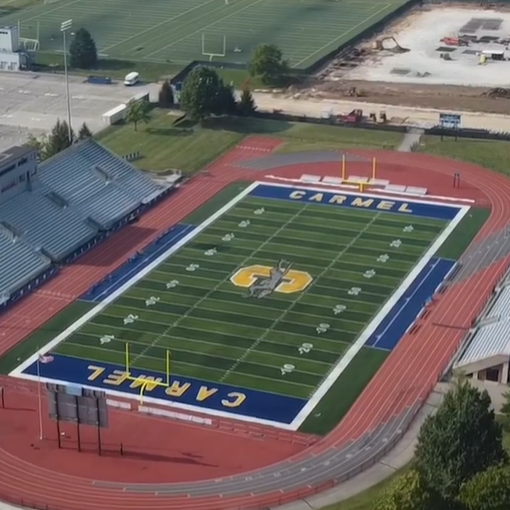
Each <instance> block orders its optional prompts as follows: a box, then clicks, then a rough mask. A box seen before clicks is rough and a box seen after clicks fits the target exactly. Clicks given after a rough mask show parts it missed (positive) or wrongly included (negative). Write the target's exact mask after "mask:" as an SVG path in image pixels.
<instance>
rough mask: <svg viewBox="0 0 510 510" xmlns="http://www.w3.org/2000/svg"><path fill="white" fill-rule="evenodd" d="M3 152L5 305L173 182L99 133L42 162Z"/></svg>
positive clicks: (22, 152)
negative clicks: (146, 169)
mask: <svg viewBox="0 0 510 510" xmlns="http://www.w3.org/2000/svg"><path fill="white" fill-rule="evenodd" d="M36 156H37V155H36V152H35V151H34V150H33V149H29V148H24V147H14V148H13V149H11V150H10V151H6V152H4V153H2V154H0V267H1V268H2V271H1V272H0V306H3V307H5V306H7V305H8V304H9V302H10V301H12V300H14V299H16V298H17V297H19V296H20V295H22V294H23V293H25V292H26V291H27V290H30V289H31V288H33V287H34V286H35V285H37V284H38V283H40V281H43V280H44V279H46V278H47V277H48V276H49V275H51V274H52V273H53V272H54V271H55V270H56V268H57V267H58V266H57V264H60V263H62V262H64V261H66V260H68V259H71V258H72V257H74V256H76V255H77V254H80V253H82V252H84V251H85V250H86V249H88V248H89V247H90V246H93V245H94V244H96V243H97V241H98V240H100V239H101V238H102V237H104V236H105V235H108V232H109V231H111V230H113V229H116V228H118V227H119V226H122V225H123V224H125V223H127V222H128V221H130V220H131V219H133V218H134V217H136V216H137V215H138V214H140V213H141V212H142V211H143V210H144V209H145V208H147V207H148V206H149V205H150V204H151V203H152V202H154V201H155V199H156V198H157V197H158V196H160V195H162V194H164V193H165V192H166V191H167V190H168V189H169V188H171V187H172V185H170V184H168V185H165V184H156V183H155V182H153V181H152V180H151V179H150V178H149V177H147V176H146V175H144V174H143V173H142V172H140V171H138V170H137V169H135V168H134V167H133V166H132V165H131V164H130V163H128V162H126V161H124V160H122V159H121V158H118V157H116V156H115V155H114V154H112V153H111V152H110V151H108V150H107V149H106V148H104V147H103V146H101V145H100V144H99V143H97V142H96V141H94V140H93V139H88V140H85V141H82V142H79V143H77V144H75V145H73V146H72V147H70V148H69V149H67V150H65V151H63V152H61V153H60V154H58V155H56V156H55V157H53V158H51V159H49V160H47V161H45V162H43V163H41V164H39V165H37V157H36Z"/></svg>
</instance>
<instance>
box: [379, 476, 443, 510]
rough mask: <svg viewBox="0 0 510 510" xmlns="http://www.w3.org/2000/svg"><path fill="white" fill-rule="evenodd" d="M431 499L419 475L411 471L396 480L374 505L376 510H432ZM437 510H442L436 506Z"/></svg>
mask: <svg viewBox="0 0 510 510" xmlns="http://www.w3.org/2000/svg"><path fill="white" fill-rule="evenodd" d="M431 503H432V502H431V497H430V495H429V494H428V492H427V490H426V489H425V487H424V486H423V484H422V481H421V479H420V476H419V474H418V473H417V472H416V471H415V470H411V471H409V472H408V473H406V474H405V475H402V476H399V477H398V478H396V479H395V480H394V481H393V482H392V483H391V485H390V486H389V487H388V488H387V489H386V491H384V493H383V494H382V496H381V497H380V498H379V500H378V501H377V502H376V504H375V505H374V507H373V508H374V510H430V509H431V508H433V506H432V504H431ZM435 508H436V510H442V509H441V508H439V507H438V506H435Z"/></svg>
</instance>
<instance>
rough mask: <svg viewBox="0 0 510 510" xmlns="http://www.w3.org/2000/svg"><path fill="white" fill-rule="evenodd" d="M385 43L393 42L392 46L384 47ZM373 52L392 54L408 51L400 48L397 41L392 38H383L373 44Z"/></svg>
mask: <svg viewBox="0 0 510 510" xmlns="http://www.w3.org/2000/svg"><path fill="white" fill-rule="evenodd" d="M386 41H391V42H393V45H385V44H384V43H385V42H386ZM374 50H376V51H382V50H385V51H392V52H393V53H407V52H408V51H411V50H409V49H408V48H403V47H402V46H400V44H399V43H398V42H397V40H396V39H395V38H394V37H393V36H392V35H390V36H388V37H383V38H382V39H377V40H376V41H375V42H374Z"/></svg>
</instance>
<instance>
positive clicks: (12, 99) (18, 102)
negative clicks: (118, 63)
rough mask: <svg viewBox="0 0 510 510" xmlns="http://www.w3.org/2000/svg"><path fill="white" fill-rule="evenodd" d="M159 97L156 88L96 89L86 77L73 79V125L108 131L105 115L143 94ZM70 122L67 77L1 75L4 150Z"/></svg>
mask: <svg viewBox="0 0 510 510" xmlns="http://www.w3.org/2000/svg"><path fill="white" fill-rule="evenodd" d="M144 91H149V92H150V93H151V98H154V99H156V97H157V86H156V85H154V84H148V85H143V84H141V85H137V86H135V87H125V86H124V85H123V84H122V83H119V82H114V83H113V84H111V85H95V84H91V83H87V82H86V81H85V78H83V77H75V76H70V77H69V94H70V97H71V112H72V125H73V128H74V129H75V130H78V129H79V127H80V126H81V125H82V124H83V123H84V122H86V123H87V125H88V126H89V128H90V129H91V130H92V131H98V130H100V129H102V128H103V127H104V124H103V121H102V115H103V113H105V112H107V111H108V110H111V109H112V108H114V107H115V106H117V105H119V104H120V103H123V102H126V101H128V100H129V99H130V98H131V97H133V96H134V95H135V94H138V93H139V92H144ZM58 119H61V120H65V119H67V107H66V85H65V79H64V76H63V75H60V74H41V73H32V72H20V73H9V72H2V73H0V150H5V149H6V148H8V147H10V146H12V145H16V144H19V143H23V141H24V140H25V139H26V137H27V135H28V133H30V132H32V133H33V134H34V135H36V136H37V135H40V134H41V133H44V132H47V131H49V130H50V129H51V127H52V126H53V125H54V124H55V122H56V121H57V120H58Z"/></svg>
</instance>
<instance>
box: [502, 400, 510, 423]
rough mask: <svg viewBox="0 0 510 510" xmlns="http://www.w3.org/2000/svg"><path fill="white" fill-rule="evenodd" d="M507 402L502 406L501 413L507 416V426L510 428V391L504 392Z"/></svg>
mask: <svg viewBox="0 0 510 510" xmlns="http://www.w3.org/2000/svg"><path fill="white" fill-rule="evenodd" d="M503 396H504V397H505V399H506V400H505V403H504V404H503V405H502V406H501V414H503V416H504V417H505V428H507V429H510V391H507V392H506V393H503Z"/></svg>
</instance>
